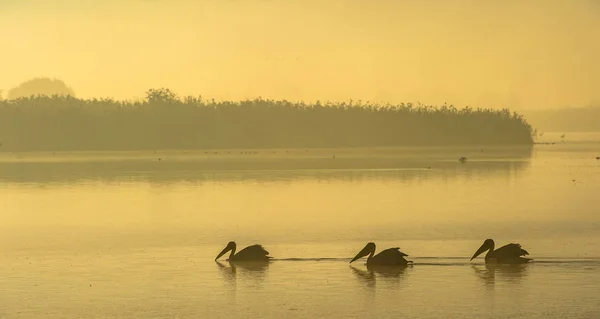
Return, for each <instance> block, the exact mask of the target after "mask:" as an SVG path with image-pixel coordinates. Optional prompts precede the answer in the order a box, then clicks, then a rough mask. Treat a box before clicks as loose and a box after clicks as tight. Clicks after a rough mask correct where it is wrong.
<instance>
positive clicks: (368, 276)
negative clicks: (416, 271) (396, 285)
mask: <svg viewBox="0 0 600 319" xmlns="http://www.w3.org/2000/svg"><path fill="white" fill-rule="evenodd" d="M408 267H411V266H407V267H389V266H368V267H367V268H366V270H363V269H358V268H356V267H354V266H350V268H351V269H352V271H353V272H354V274H355V275H356V277H357V278H358V279H359V280H360V281H362V282H364V283H365V284H366V285H367V287H375V284H376V282H377V277H382V278H391V279H394V278H396V279H400V278H404V276H405V275H406V270H407V268H408Z"/></svg>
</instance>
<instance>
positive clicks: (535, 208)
mask: <svg viewBox="0 0 600 319" xmlns="http://www.w3.org/2000/svg"><path fill="white" fill-rule="evenodd" d="M547 136H550V137H547V138H549V139H550V138H554V140H555V141H558V142H559V143H555V144H554V145H552V144H549V145H536V146H535V147H534V148H533V149H520V148H519V149H511V148H487V147H484V146H482V147H477V148H475V147H472V148H464V149H419V148H410V149H360V150H331V149H321V150H304V149H302V150H298V149H290V150H255V151H249V150H219V151H212V150H211V151H193V152H190V151H181V152H161V151H155V152H126V153H123V152H114V153H110V152H106V153H93V152H87V153H19V154H15V153H0V205H1V207H0V220H1V221H2V223H1V224H0V318H82V317H85V318H188V317H194V318H198V317H201V318H225V317H231V316H234V317H239V318H258V317H260V318H283V317H284V318H315V317H326V318H348V317H351V318H355V317H378V318H386V317H394V318H395V317H399V316H407V317H413V318H442V317H443V318H475V317H478V318H514V317H527V318H595V317H597V316H598V315H599V309H600V297H598V296H597V295H598V291H600V276H599V275H598V273H599V271H600V244H599V243H600V232H599V231H598V230H599V229H600V214H598V209H597V207H600V197H599V196H598V194H600V161H598V160H596V156H600V143H599V141H600V139H597V138H595V137H594V136H593V135H591V137H590V135H585V136H584V137H585V138H579V139H577V138H576V137H577V136H575V137H572V135H567V136H568V137H569V138H571V139H570V140H566V139H565V141H564V142H560V139H558V138H556V137H552V135H549V134H547ZM460 156H466V157H467V158H468V161H467V162H466V163H460V162H458V158H459V157H460ZM486 238H493V239H494V240H495V241H496V245H504V244H507V243H509V242H518V243H521V244H522V245H523V246H524V248H525V249H527V250H528V251H529V252H530V253H531V255H530V257H532V258H534V259H535V262H534V263H532V264H529V265H526V266H522V267H489V266H485V265H484V264H483V258H482V257H480V258H478V259H476V260H474V261H472V262H470V261H469V258H470V256H471V255H472V254H473V253H474V252H475V250H477V248H479V245H481V243H482V242H483V240H484V239H486ZM230 240H235V241H236V242H237V244H238V247H240V248H241V247H245V246H247V245H250V244H254V243H261V244H263V245H264V246H265V247H266V248H267V250H268V251H269V252H270V253H271V255H272V256H273V257H274V258H275V260H274V261H273V262H272V263H271V264H270V265H269V266H268V267H265V268H251V269H248V268H245V267H240V266H237V267H232V266H231V265H229V263H227V262H225V261H222V262H221V263H220V264H218V263H215V262H214V260H213V259H214V258H215V257H216V255H217V254H218V252H219V251H220V250H221V249H222V248H223V247H225V245H226V244H227V242H228V241H230ZM369 241H373V242H375V243H376V244H377V250H378V251H379V250H382V249H385V248H389V247H400V248H401V250H402V251H403V252H405V253H407V254H409V259H411V260H413V261H414V265H413V266H412V267H409V268H407V269H404V270H402V271H398V272H395V273H378V272H371V271H368V270H367V269H366V267H365V266H364V261H360V262H356V263H353V264H352V266H350V265H349V264H348V262H349V261H350V259H351V258H352V257H353V256H354V255H355V254H356V253H357V252H358V251H359V250H360V249H362V248H363V246H364V245H365V244H366V243H367V242H369ZM238 249H239V248H238Z"/></svg>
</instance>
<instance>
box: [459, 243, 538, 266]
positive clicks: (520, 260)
mask: <svg viewBox="0 0 600 319" xmlns="http://www.w3.org/2000/svg"><path fill="white" fill-rule="evenodd" d="M486 250H488V252H487V254H485V263H486V264H487V263H496V264H524V263H527V262H529V261H530V260H531V259H530V258H524V257H521V256H527V255H529V252H527V250H525V249H523V248H521V245H519V244H508V245H504V246H502V247H500V248H498V249H496V250H494V240H492V239H486V240H485V241H484V242H483V245H481V247H479V249H478V250H477V251H476V252H475V254H474V255H473V257H471V260H473V259H475V257H477V256H479V255H481V254H482V253H483V252H484V251H486Z"/></svg>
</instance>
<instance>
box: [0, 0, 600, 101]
mask: <svg viewBox="0 0 600 319" xmlns="http://www.w3.org/2000/svg"><path fill="white" fill-rule="evenodd" d="M0 48H1V49H0V63H1V64H0V89H3V90H7V89H9V88H11V87H13V86H15V85H17V84H19V83H20V82H23V81H25V80H28V79H30V78H33V77H37V76H49V77H56V78H59V79H62V80H63V81H65V82H66V83H67V84H68V85H70V86H71V87H73V89H74V90H75V92H76V94H77V95H78V96H81V97H107V96H110V97H115V98H126V99H133V98H139V97H142V96H143V93H144V91H145V90H147V89H149V88H157V87H168V88H171V89H172V90H174V91H176V92H177V93H179V94H181V95H199V94H202V95H203V96H205V97H214V98H217V99H244V98H253V97H257V96H262V97H265V98H275V99H281V98H285V99H289V100H305V101H312V100H316V99H321V100H327V99H329V100H349V99H354V100H358V99H362V100H364V101H366V100H371V101H378V102H392V103H398V102H421V103H426V104H442V103H444V102H448V103H449V104H455V105H457V106H465V105H471V106H481V107H505V106H507V107H511V108H515V109H523V108H544V107H561V106H581V105H588V104H590V103H599V101H600V62H599V58H598V57H599V56H600V0H572V1H571V0H569V1H567V0H565V1H562V0H556V1H554V0H539V1H534V0H526V1H523V0H505V1H487V0H484V1H482V0H472V1H466V0H465V1H446V0H423V1H416V0H379V1H362V0H279V1H276V0H169V1H167V0H103V1H96V0H62V1H46V0H0Z"/></svg>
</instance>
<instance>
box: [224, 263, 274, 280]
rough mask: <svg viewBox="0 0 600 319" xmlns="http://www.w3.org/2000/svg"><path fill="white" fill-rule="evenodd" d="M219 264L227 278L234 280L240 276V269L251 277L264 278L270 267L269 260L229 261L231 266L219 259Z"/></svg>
mask: <svg viewBox="0 0 600 319" xmlns="http://www.w3.org/2000/svg"><path fill="white" fill-rule="evenodd" d="M216 263H217V265H218V266H219V269H220V270H221V272H222V273H223V274H225V277H226V278H227V279H230V280H233V279H235V278H236V277H237V276H238V270H241V272H240V273H241V274H243V275H247V276H248V277H251V278H257V279H262V278H264V276H265V272H266V271H267V269H268V268H269V263H268V262H260V261H245V262H227V264H229V266H227V265H225V264H223V263H221V262H219V261H217V262H216Z"/></svg>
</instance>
